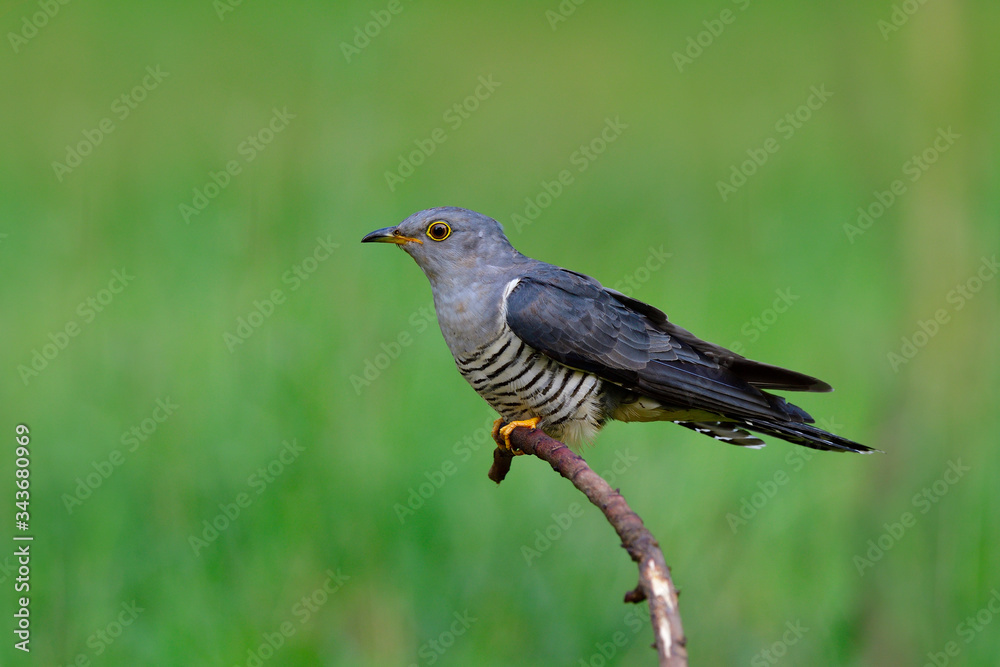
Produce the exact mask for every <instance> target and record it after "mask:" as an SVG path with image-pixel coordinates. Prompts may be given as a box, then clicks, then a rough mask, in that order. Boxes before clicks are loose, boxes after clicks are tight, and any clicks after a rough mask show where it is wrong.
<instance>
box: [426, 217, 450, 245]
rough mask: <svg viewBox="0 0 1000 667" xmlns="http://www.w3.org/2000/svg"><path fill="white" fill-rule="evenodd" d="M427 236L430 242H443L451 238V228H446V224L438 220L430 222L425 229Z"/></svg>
mask: <svg viewBox="0 0 1000 667" xmlns="http://www.w3.org/2000/svg"><path fill="white" fill-rule="evenodd" d="M427 236H428V237H430V238H431V240H432V241H444V240H445V239H446V238H448V237H449V236H451V227H449V226H448V223H446V222H441V221H440V220H438V221H437V222H432V223H431V224H430V225H429V226H428V227H427Z"/></svg>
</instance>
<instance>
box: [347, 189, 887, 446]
mask: <svg viewBox="0 0 1000 667" xmlns="http://www.w3.org/2000/svg"><path fill="white" fill-rule="evenodd" d="M361 242H362V243H394V244H396V245H398V246H399V247H400V248H402V249H403V250H404V251H406V253H407V254H409V255H410V256H411V257H412V258H413V259H414V260H415V261H416V262H417V265H418V266H419V267H420V268H421V269H422V270H423V272H424V274H425V275H426V276H427V279H428V280H429V281H430V283H431V291H432V292H433V294H434V308H435V311H436V313H437V318H438V323H439V324H440V326H441V333H442V334H444V339H445V342H446V343H447V344H448V349H449V350H451V353H452V355H453V356H454V358H455V363H456V364H457V365H458V370H459V372H460V373H461V374H462V377H464V378H465V379H466V380H467V381H468V382H469V384H471V385H472V388H473V389H475V390H476V392H478V393H479V395H480V396H482V397H483V398H484V399H486V402H487V403H489V404H490V405H491V406H492V407H493V408H494V409H495V410H496V411H497V412H498V413H500V416H501V419H498V420H497V425H496V426H495V427H494V432H495V433H496V431H497V430H498V429H499V431H500V433H502V434H503V436H504V438H505V441H506V444H507V448H508V449H510V448H511V447H510V439H509V438H510V433H511V431H512V430H513V429H514V428H515V427H517V426H528V427H536V428H540V429H542V430H543V431H545V433H547V434H548V435H550V436H552V437H553V438H556V439H557V440H562V441H564V442H567V443H569V444H572V445H579V444H580V443H583V442H587V441H589V440H591V439H592V438H593V437H594V436H595V435H596V434H597V432H598V431H599V430H600V429H601V428H602V427H603V426H604V424H605V423H606V422H607V421H608V420H609V419H616V420H620V421H625V422H630V421H672V422H675V423H677V424H680V425H681V426H685V427H687V428H690V429H693V430H695V431H697V432H699V433H704V434H705V435H709V436H712V437H714V438H716V439H717V440H721V441H723V442H727V443H730V444H733V445H740V446H743V447H754V448H757V447H762V446H763V445H764V443H763V441H761V440H760V439H758V438H756V437H754V436H753V435H751V434H750V433H749V431H755V432H757V433H761V434H764V435H769V436H775V437H777V438H781V439H783V440H787V441H788V442H793V443H795V444H798V445H803V446H805V447H811V448H813V449H823V450H830V451H838V452H858V453H864V452H872V451H878V450H873V449H871V448H870V447H866V446H864V445H861V444H858V443H856V442H853V441H851V440H848V439H847V438H842V437H840V436H838V435H834V434H832V433H828V432H826V431H824V430H822V429H820V428H817V427H815V426H812V425H811V423H812V422H813V419H812V417H810V416H809V414H807V413H806V412H805V411H804V410H802V409H801V408H799V407H798V406H795V405H792V404H791V403H788V402H786V401H785V399H784V398H782V397H780V396H776V395H774V394H772V393H769V392H770V391H771V390H783V391H815V392H824V391H831V387H830V385H828V384H826V383H825V382H822V381H820V380H817V379H816V378H814V377H810V376H808V375H804V374H802V373H797V372H795V371H791V370H787V369H784V368H779V367H777V366H772V365H770V364H764V363H760V362H756V361H751V360H749V359H746V358H744V357H742V356H740V355H738V354H736V353H735V352H732V351H730V350H727V349H725V348H723V347H720V346H718V345H714V344H712V343H708V342H706V341H703V340H701V339H699V338H697V337H696V336H695V335H694V334H692V333H691V332H689V331H687V330H686V329H682V328H681V327H679V326H677V325H675V324H673V323H672V322H670V321H668V320H667V316H666V315H665V314H663V312H661V311H660V310H658V309H656V308H654V307H653V306H650V305H648V304H646V303H643V302H642V301H638V300H636V299H633V298H631V297H629V296H626V295H625V294H622V293H620V292H617V291H615V290H613V289H608V288H607V287H604V286H602V285H601V284H600V283H599V282H598V281H597V280H595V279H594V278H591V277H590V276H586V275H583V274H581V273H577V272H575V271H570V270H569V269H563V268H560V267H558V266H554V265H552V264H546V263H545V262H540V261H538V260H535V259H531V258H530V257H525V256H524V255H522V254H521V253H519V252H518V251H517V250H515V249H514V247H513V246H512V245H511V244H510V241H508V240H507V237H506V236H505V235H504V233H503V228H502V227H501V225H500V223H499V222H497V221H496V220H493V219H492V218H489V217H487V216H485V215H482V214H479V213H476V212H474V211H469V210H466V209H462V208H455V207H450V206H448V207H439V208H431V209H427V210H425V211H420V212H418V213H414V214H413V215H411V216H410V217H408V218H407V219H406V220H404V221H403V222H401V223H400V224H398V225H396V226H395V227H386V228H384V229H379V230H376V231H374V232H372V233H370V234H368V235H367V236H365V237H364V238H363V239H362V240H361ZM501 424H504V425H503V427H502V428H501V427H500V425H501ZM515 453H516V452H515Z"/></svg>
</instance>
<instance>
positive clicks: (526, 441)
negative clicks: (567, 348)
mask: <svg viewBox="0 0 1000 667" xmlns="http://www.w3.org/2000/svg"><path fill="white" fill-rule="evenodd" d="M500 438H501V439H502V436H500ZM499 442H501V440H498V444H499ZM510 443H511V445H512V446H514V447H516V448H517V449H520V450H521V451H522V452H524V453H525V454H532V455H534V456H537V457H538V458H540V459H542V460H543V461H546V462H548V464H549V465H551V466H552V469H553V470H555V471H556V472H558V473H559V474H560V475H562V476H563V477H565V478H566V479H568V480H569V481H571V482H572V483H573V486H575V487H576V488H578V489H580V491H582V492H583V493H584V494H585V495H586V496H587V498H588V499H589V500H590V502H592V503H593V504H594V505H597V506H598V507H599V508H600V509H601V511H602V512H604V516H605V517H607V519H608V521H609V522H610V523H611V525H612V526H613V527H614V529H615V531H616V532H617V533H618V536H619V537H620V538H621V540H622V547H623V548H624V549H625V550H626V551H628V554H629V556H631V557H632V560H633V561H635V562H636V563H638V564H639V585H638V586H637V587H636V588H635V590H632V591H629V592H628V593H626V594H625V602H633V603H639V602H642V601H643V600H649V616H650V619H651V621H652V624H653V635H654V638H655V640H656V644H655V646H656V650H657V652H658V653H659V656H660V665H661V667H662V666H667V665H669V666H670V667H681V666H686V665H687V648H685V644H686V643H687V640H686V639H685V638H684V629H683V628H682V627H681V614H680V610H679V609H678V607H677V589H675V588H674V584H673V581H672V580H671V579H670V569H669V568H668V567H667V564H666V561H665V560H664V559H663V552H662V551H660V545H659V543H657V541H656V538H655V537H653V534H652V533H650V532H649V531H648V530H647V529H646V527H645V526H644V525H643V523H642V519H641V518H639V515H638V514H636V513H635V512H633V511H632V508H630V507H629V506H628V503H626V502H625V499H624V498H623V497H622V496H621V494H620V493H618V491H617V490H616V489H612V488H611V486H610V485H608V483H607V482H605V481H604V479H603V478H602V477H601V476H600V475H598V474H597V473H595V472H594V471H593V470H591V469H590V466H588V465H587V462H586V461H584V460H583V459H582V458H581V457H580V456H578V455H576V454H574V453H573V452H572V451H570V449H569V448H568V447H567V446H566V445H564V444H563V443H561V442H559V441H558V440H554V439H552V438H550V437H549V436H547V435H545V433H543V432H542V431H539V430H537V429H528V428H524V427H523V426H519V427H518V428H515V429H514V431H513V432H512V433H511V435H510ZM512 459H513V456H512V455H511V454H510V453H508V452H507V451H506V450H504V449H501V448H500V447H497V449H495V450H494V451H493V467H491V468H490V472H489V477H490V479H492V480H493V481H494V482H496V483H497V484H499V483H500V482H502V481H503V480H504V478H505V477H506V476H507V473H508V472H509V471H510V464H511V460H512Z"/></svg>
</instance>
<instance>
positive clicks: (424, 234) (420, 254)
mask: <svg viewBox="0 0 1000 667" xmlns="http://www.w3.org/2000/svg"><path fill="white" fill-rule="evenodd" d="M361 242H362V243H395V244H396V245H398V246H399V247H400V248H402V249H403V250H405V251H406V252H407V253H408V254H409V255H410V256H411V257H412V258H413V259H414V261H416V263H417V265H419V266H420V268H421V269H423V271H424V273H425V274H427V277H428V278H430V280H431V282H432V283H433V282H435V281H436V280H438V279H440V278H444V277H447V278H450V279H452V280H462V279H465V280H470V281H471V280H475V279H477V278H478V277H479V271H480V270H481V269H483V268H484V267H487V266H496V267H500V268H503V267H505V266H506V265H509V263H510V262H512V261H514V258H516V257H519V256H520V255H519V253H518V252H517V251H516V250H514V248H513V247H512V246H511V245H510V242H509V241H508V240H507V237H506V236H504V233H503V227H501V226H500V223H499V222H497V221H496V220H494V219H493V218H489V217H487V216H485V215H482V214H480V213H476V212H475V211H469V210H467V209H464V208H456V207H454V206H441V207H438V208H429V209H427V210H425V211H419V212H417V213H414V214H413V215H411V216H410V217H408V218H407V219H406V220H403V222H401V223H399V224H398V225H396V226H395V227H385V228H383V229H377V230H375V231H374V232H372V233H370V234H368V235H367V236H365V237H364V238H363V239H361Z"/></svg>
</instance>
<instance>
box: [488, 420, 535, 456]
mask: <svg viewBox="0 0 1000 667" xmlns="http://www.w3.org/2000/svg"><path fill="white" fill-rule="evenodd" d="M540 421H542V418H541V417H532V418H531V419H523V420H516V421H512V422H510V423H509V424H504V421H503V419H498V420H496V421H495V422H493V440H495V441H496V443H497V447H499V448H500V449H501V450H506V451H507V452H508V453H510V454H513V455H514V456H520V455H521V454H524V452H522V451H521V450H520V449H517V448H516V447H514V446H513V445H511V444H510V434H511V433H512V432H513V431H514V429H515V428H517V427H518V426H523V427H525V428H535V427H536V426H538V422H540ZM501 435H502V436H503V444H501V442H500V437H499V436H501Z"/></svg>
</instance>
